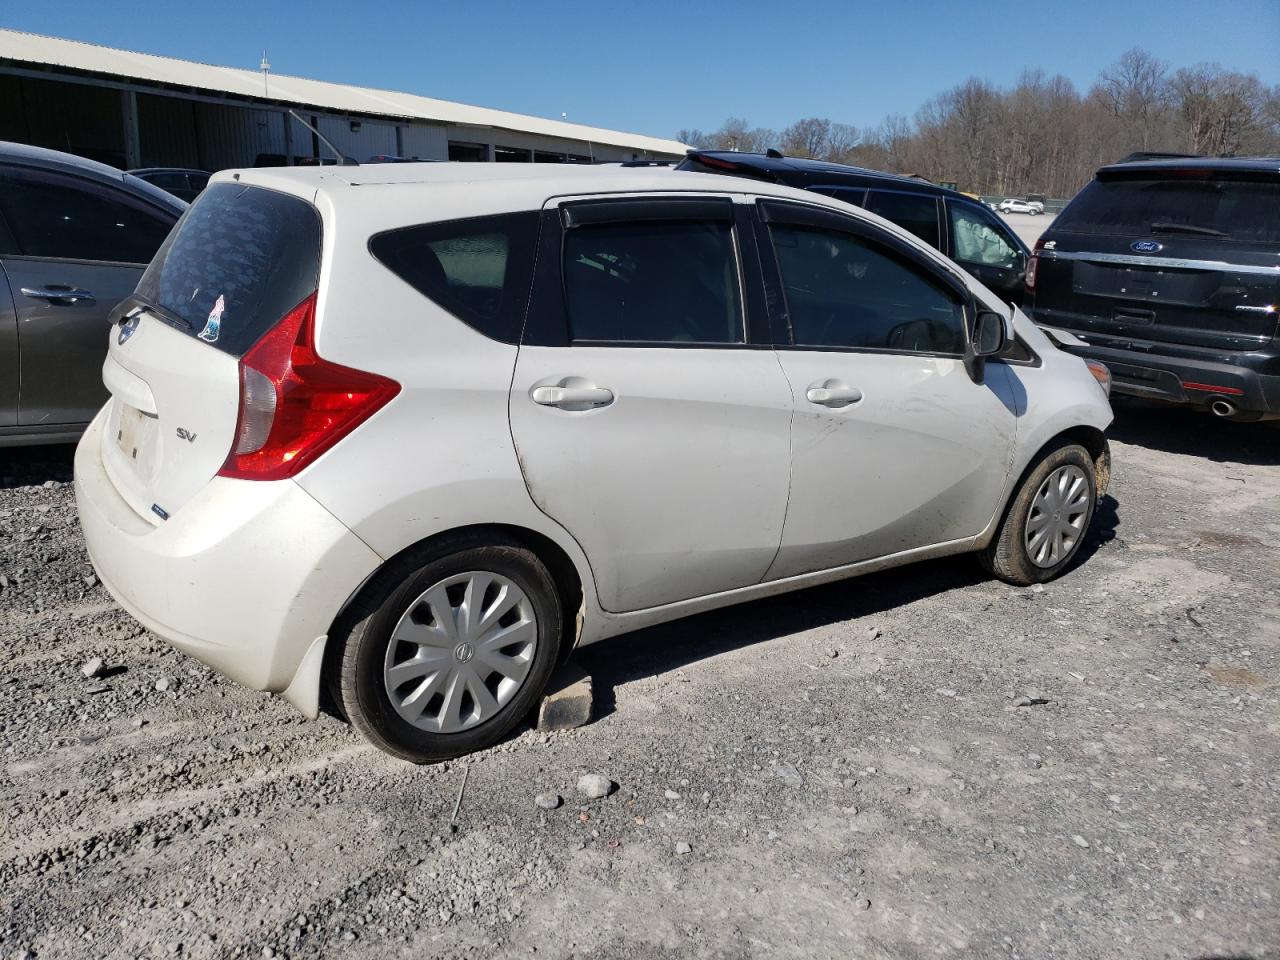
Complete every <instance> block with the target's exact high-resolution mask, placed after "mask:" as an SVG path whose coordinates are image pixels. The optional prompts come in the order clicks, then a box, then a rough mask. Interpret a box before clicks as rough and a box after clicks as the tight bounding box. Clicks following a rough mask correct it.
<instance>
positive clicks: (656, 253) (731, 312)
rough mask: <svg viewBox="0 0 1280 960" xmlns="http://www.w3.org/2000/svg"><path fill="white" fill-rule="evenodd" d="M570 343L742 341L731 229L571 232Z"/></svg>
mask: <svg viewBox="0 0 1280 960" xmlns="http://www.w3.org/2000/svg"><path fill="white" fill-rule="evenodd" d="M564 284H565V297H566V306H567V308H568V313H569V331H570V339H571V340H575V341H593V342H607V343H690V344H694V343H703V344H728V343H742V342H743V341H744V340H745V333H744V329H743V312H742V298H741V292H740V281H739V277H738V262H737V256H736V254H735V249H734V241H733V226H732V224H731V223H730V222H728V221H715V220H705V221H703V220H668V221H662V220H634V221H621V222H613V223H593V224H584V225H582V226H579V227H575V228H574V229H572V230H568V231H566V234H565V242H564Z"/></svg>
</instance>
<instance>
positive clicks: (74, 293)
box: [22, 283, 97, 303]
mask: <svg viewBox="0 0 1280 960" xmlns="http://www.w3.org/2000/svg"><path fill="white" fill-rule="evenodd" d="M22 295H23V296H24V297H31V298H32V299H33V300H48V301H49V302H50V303H60V302H66V303H79V302H80V301H81V300H86V301H92V300H96V299H97V297H95V296H94V295H93V294H92V293H90V292H89V291H88V290H81V289H80V288H79V287H65V286H63V285H62V284H60V283H54V284H50V285H49V286H47V287H38V288H35V287H23V288H22Z"/></svg>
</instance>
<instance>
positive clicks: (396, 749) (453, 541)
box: [333, 535, 563, 763]
mask: <svg viewBox="0 0 1280 960" xmlns="http://www.w3.org/2000/svg"><path fill="white" fill-rule="evenodd" d="M486 584H487V585H486ZM511 588H514V589H511ZM476 594H479V595H480V603H479V609H480V621H479V622H478V623H475V624H473V625H472V626H471V627H470V628H469V627H468V623H470V622H471V621H470V619H469V617H470V615H469V613H468V610H469V609H471V608H474V607H475V600H474V595H476ZM508 603H512V604H514V605H513V606H511V607H510V609H508V610H507V611H506V612H505V613H503V614H502V615H501V616H496V615H495V616H493V617H492V619H491V623H486V621H487V620H489V619H490V618H488V617H486V616H485V614H486V613H492V614H496V613H497V612H498V611H499V610H500V609H502V608H503V607H504V606H505V605H506V604H508ZM344 620H345V623H339V624H338V625H337V626H336V627H335V631H334V633H335V639H336V640H338V642H339V643H340V645H341V652H340V655H336V656H335V657H334V661H333V663H334V666H335V668H336V670H337V676H336V682H335V683H334V684H333V687H334V688H336V692H337V695H338V696H337V699H338V700H339V705H340V707H341V710H342V712H343V713H344V714H345V715H346V716H347V718H348V719H349V720H350V721H351V725H352V726H353V727H355V728H356V729H357V730H358V731H359V732H360V733H361V734H362V735H363V736H364V737H365V738H366V739H367V740H369V741H370V742H371V743H372V744H373V745H374V746H376V747H378V748H379V749H380V750H383V751H385V752H386V753H389V754H391V755H392V756H395V757H399V758H400V759H402V760H408V761H409V762H410V763H431V762H434V761H438V760H447V759H449V758H451V757H457V756H461V755H462V754H466V753H471V752H473V751H475V750H482V749H484V748H486V747H490V746H492V745H493V744H495V743H497V742H499V741H500V740H501V739H502V738H503V737H504V736H505V735H506V734H507V733H508V732H509V731H510V730H511V728H512V727H514V726H515V725H516V724H517V723H519V722H520V720H521V719H523V718H524V717H525V716H526V715H527V714H528V713H529V711H530V710H531V709H532V708H533V707H534V705H535V704H537V702H538V700H539V699H540V698H541V696H542V693H543V691H544V690H545V689H546V685H547V681H548V680H549V679H550V677H551V672H552V670H553V669H554V668H555V665H556V663H557V658H558V656H559V650H560V643H561V636H562V624H563V614H562V611H561V604H560V594H559V592H558V591H557V590H556V585H555V582H554V580H553V579H552V577H551V574H550V572H549V571H548V570H547V568H546V566H545V565H544V564H543V563H542V561H541V560H539V559H538V557H537V556H536V555H535V554H534V553H532V552H531V551H530V550H529V549H528V548H527V547H525V546H523V545H522V544H520V543H518V542H516V541H514V540H507V539H503V538H500V537H493V536H489V537H480V536H475V535H463V536H458V537H449V538H447V539H445V540H443V541H439V542H437V543H436V544H433V545H432V546H431V547H429V548H427V549H424V550H419V551H413V552H411V553H410V554H408V555H406V556H405V557H402V558H400V559H399V560H397V561H395V562H394V563H393V564H392V565H391V566H389V567H388V568H387V569H386V570H384V571H383V572H382V574H380V575H379V576H378V577H376V578H375V579H374V581H373V582H371V584H370V585H369V586H368V587H367V588H366V590H365V593H364V595H363V596H362V597H361V598H360V600H358V601H357V602H356V604H354V605H353V608H352V610H351V611H349V612H348V614H347V616H346V617H345V618H344ZM530 622H531V623H532V628H530V627H529V623H530ZM450 625H451V626H450ZM500 631H501V632H502V633H501V635H500ZM406 638H412V639H411V640H407V639H406ZM504 641H505V642H504ZM530 641H531V642H530ZM498 644H501V646H498ZM464 648H466V649H465V650H464ZM493 664H497V665H498V666H497V667H495V666H493ZM393 668H394V669H393ZM482 688H483V689H482ZM486 692H487V696H486Z"/></svg>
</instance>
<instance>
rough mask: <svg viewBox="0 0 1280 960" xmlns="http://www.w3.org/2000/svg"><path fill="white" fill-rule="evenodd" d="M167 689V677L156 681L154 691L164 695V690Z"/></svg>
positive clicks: (168, 685)
mask: <svg viewBox="0 0 1280 960" xmlns="http://www.w3.org/2000/svg"><path fill="white" fill-rule="evenodd" d="M169 687H170V683H169V678H168V677H161V678H160V679H159V680H157V681H156V689H157V690H159V691H160V692H161V693H164V692H165V691H166V690H168V689H169Z"/></svg>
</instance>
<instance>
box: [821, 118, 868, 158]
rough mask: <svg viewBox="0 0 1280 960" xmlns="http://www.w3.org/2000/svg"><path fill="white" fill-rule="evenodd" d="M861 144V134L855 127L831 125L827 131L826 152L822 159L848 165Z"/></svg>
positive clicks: (841, 124)
mask: <svg viewBox="0 0 1280 960" xmlns="http://www.w3.org/2000/svg"><path fill="white" fill-rule="evenodd" d="M861 142H862V134H861V133H860V132H859V130H858V128H857V127H854V126H850V125H849V124H847V123H833V124H831V129H829V130H828V131H827V144H826V150H825V151H824V153H823V158H824V159H826V160H834V161H835V162H836V163H849V162H851V160H852V158H853V154H854V151H855V150H856V149H857V147H858V145H859V144H860V143H861Z"/></svg>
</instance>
